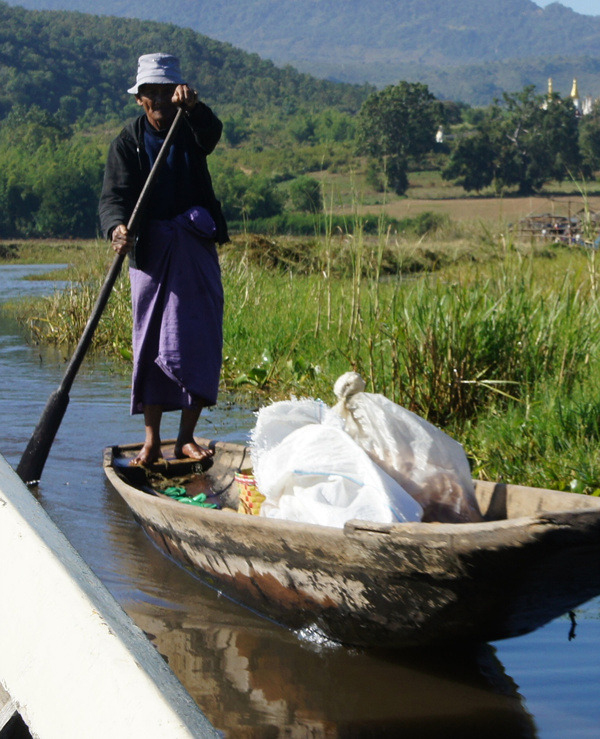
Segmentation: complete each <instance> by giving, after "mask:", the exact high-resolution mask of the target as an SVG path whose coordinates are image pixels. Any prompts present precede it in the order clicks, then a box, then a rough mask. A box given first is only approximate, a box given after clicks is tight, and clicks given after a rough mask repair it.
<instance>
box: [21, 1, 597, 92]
mask: <svg viewBox="0 0 600 739" xmlns="http://www.w3.org/2000/svg"><path fill="white" fill-rule="evenodd" d="M18 4H19V5H23V6H24V7H28V8H50V9H66V10H80V11H85V12H90V11H93V12H94V13H100V14H103V15H105V14H108V15H116V16H127V17H136V18H141V19H153V20H157V21H165V22H170V23H175V24H177V25H180V26H186V27H190V28H193V29H195V30H197V31H199V32H201V33H203V34H206V35H208V36H210V37H211V38H215V39H219V40H221V41H227V42H230V43H232V44H234V45H235V46H238V47H241V48H243V49H245V50H247V51H251V52H256V53H258V54H260V55H261V56H262V57H266V58H268V59H272V60H273V61H275V62H276V63H277V64H292V65H293V66H295V67H297V68H298V69H300V70H302V71H305V72H309V73H311V74H314V75H316V76H319V77H327V78H330V79H335V80H344V81H347V82H365V81H368V82H371V83H374V84H378V85H383V84H389V83H392V82H396V81H397V80H398V79H400V78H402V79H415V78H416V75H419V77H420V79H422V80H423V81H426V80H427V79H430V80H435V78H436V77H437V76H439V74H438V72H436V70H438V71H439V70H445V73H444V74H442V75H441V77H442V78H443V77H444V76H445V77H446V84H447V85H449V88H448V89H447V90H446V92H445V94H444V93H442V91H441V90H440V89H437V85H436V84H434V85H433V91H434V92H435V93H436V94H438V95H442V96H444V97H457V95H456V94H455V92H454V91H455V90H456V89H457V86H458V87H460V86H461V85H460V80H461V75H462V74H463V73H462V72H460V71H456V70H453V68H457V67H465V72H464V74H465V75H466V74H472V69H473V65H476V66H479V65H482V64H486V65H487V66H486V70H487V72H486V73H485V74H484V77H487V78H488V83H489V86H490V89H498V88H499V87H501V85H498V84H496V81H497V78H498V74H499V73H501V71H502V70H501V68H500V67H498V71H497V73H494V72H493V71H492V70H493V69H494V66H493V65H494V64H498V65H502V64H506V63H507V61H510V62H511V63H512V60H528V61H527V62H524V63H521V65H520V66H521V67H522V68H524V67H529V68H530V70H531V73H532V74H533V75H534V79H533V80H528V81H533V82H534V83H539V81H540V80H539V79H538V78H539V75H540V69H541V67H543V66H544V64H547V63H548V60H549V59H550V58H557V57H559V58H561V59H562V62H557V63H558V65H559V67H561V65H562V66H564V68H565V75H566V78H569V77H570V80H569V82H568V84H569V89H570V83H571V81H572V78H573V77H576V76H578V69H580V68H581V67H582V65H583V66H584V67H585V61H584V59H585V58H589V59H598V58H600V17H591V16H583V15H580V14H578V13H575V12H574V11H572V10H570V9H569V8H566V7H564V6H563V5H561V4H560V3H552V4H551V5H549V6H547V7H546V8H544V9H542V8H540V7H539V6H538V5H536V4H535V3H534V2H532V0H369V1H368V2H366V1H365V0H170V1H169V2H168V3H165V2H164V0H95V2H94V3H93V4H92V3H90V0H19V2H18ZM565 59H568V60H570V61H568V62H566V63H565V61H564V60H565ZM534 60H537V61H534ZM542 60H543V61H542ZM523 64H524V67H523ZM467 67H468V68H470V71H469V72H467V71H466V68H467ZM569 67H570V70H569V71H567V70H568V68H569ZM536 74H537V78H536ZM589 74H590V76H591V75H592V74H594V72H593V70H592V69H591V68H590V70H589ZM514 76H515V77H518V76H519V75H514ZM462 87H463V94H462V96H461V98H462V99H465V100H466V99H468V98H471V99H473V98H474V97H475V98H479V99H480V100H479V101H481V98H482V92H481V91H480V92H479V93H476V92H474V91H473V90H469V89H468V84H467V85H464V84H463V85H462ZM594 92H595V93H596V94H600V83H597V85H596V87H595V90H594ZM566 93H568V90H567V91H566ZM483 96H485V94H483ZM488 97H489V95H488Z"/></svg>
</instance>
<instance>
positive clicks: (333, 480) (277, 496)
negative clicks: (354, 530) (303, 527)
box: [251, 400, 422, 528]
mask: <svg viewBox="0 0 600 739" xmlns="http://www.w3.org/2000/svg"><path fill="white" fill-rule="evenodd" d="M303 421H304V423H303ZM319 421H322V422H319ZM341 425H342V424H341V421H340V419H339V417H337V416H336V415H335V414H332V413H331V409H329V408H328V407H327V406H326V405H325V404H324V403H320V402H319V401H311V400H302V401H284V402H282V403H274V404H272V405H271V406H268V407H267V408H264V409H262V410H261V411H260V412H259V414H258V420H257V424H256V427H255V429H254V432H253V437H252V444H251V455H252V462H253V468H254V476H255V478H256V482H257V486H258V489H259V490H260V492H261V493H262V494H263V495H264V496H265V501H264V502H263V504H262V506H261V509H260V515H261V516H267V517H269V518H282V519H286V520H291V521H302V522H305V523H313V524H320V525H323V526H335V527H339V528H341V527H343V526H344V524H345V522H346V521H349V520H351V519H362V520H367V521H376V522H379V523H390V522H393V521H418V520H420V518H421V513H422V510H421V507H420V505H419V504H418V503H417V502H416V501H415V500H414V499H413V498H412V497H411V496H410V495H409V494H408V493H407V492H406V491H405V490H403V489H402V487H401V486H400V485H399V484H398V483H397V482H396V481H395V480H393V479H392V478H391V477H389V475H387V474H386V473H385V472H384V471H383V470H382V469H381V468H380V467H379V466H378V465H377V464H375V463H374V462H373V461H372V460H371V459H370V458H369V457H368V455H367V454H366V453H365V452H364V451H363V450H362V449H361V448H360V447H359V446H358V445H357V444H356V442H355V441H353V439H352V438H351V437H350V436H348V434H346V433H345V431H343V430H342V428H341Z"/></svg>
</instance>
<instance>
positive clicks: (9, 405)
mask: <svg viewBox="0 0 600 739" xmlns="http://www.w3.org/2000/svg"><path fill="white" fill-rule="evenodd" d="M29 269H30V268H28V270H29ZM43 269H44V271H45V269H46V268H43ZM22 272H23V270H21V271H19V270H17V269H15V268H13V269H8V268H6V267H0V300H3V299H6V298H8V297H10V296H11V295H13V294H23V293H24V292H29V291H32V292H33V291H40V290H47V289H48V285H40V284H39V283H30V282H23V281H21V280H20V279H18V276H19V275H20V274H22ZM65 359H67V357H65V356H63V353H62V352H60V351H41V350H40V349H39V348H36V347H29V346H27V345H26V344H25V343H24V341H23V338H22V336H21V335H20V333H19V331H18V328H17V327H16V326H15V325H14V324H11V323H10V322H8V321H7V320H6V319H5V318H2V317H1V313H0V451H1V452H2V454H3V455H4V456H5V457H6V458H7V459H8V461H9V462H10V463H11V464H13V465H15V466H16V464H17V463H18V460H19V458H20V454H21V453H22V451H23V449H24V448H25V445H26V443H27V441H28V439H29V436H30V434H31V432H32V431H33V428H34V427H35V424H36V423H37V421H38V420H39V416H40V414H41V412H42V410H43V407H44V404H45V402H46V399H47V397H48V395H49V394H50V393H51V392H52V391H53V390H55V389H56V387H57V386H58V384H59V382H60V379H61V377H62V372H63V370H64V363H65ZM128 384H129V383H128V378H124V377H122V375H120V374H119V373H117V372H115V370H114V367H112V366H111V365H110V363H103V362H90V361H87V360H86V362H84V365H83V367H82V369H81V371H80V374H79V376H78V377H77V379H76V381H75V384H74V386H73V389H72V392H71V401H70V404H69V407H68V409H67V413H66V415H65V418H64V420H63V423H62V425H61V427H60V429H59V432H58V434H57V437H56V440H55V442H54V445H53V447H52V450H51V453H50V456H49V458H48V461H47V463H46V467H45V469H44V473H43V476H42V482H41V484H40V486H39V488H38V490H37V493H36V495H37V497H38V499H39V500H40V502H41V503H42V505H43V506H44V508H45V509H46V510H47V511H48V513H49V514H50V516H51V517H52V518H53V519H54V521H55V522H56V523H57V524H58V525H59V527H60V528H61V529H62V530H63V532H64V533H65V534H66V536H67V537H68V538H69V540H70V541H71V542H72V544H73V545H74V546H75V548H76V549H77V550H78V551H79V552H80V554H81V555H82V556H83V558H84V559H85V560H86V561H87V562H88V564H89V565H90V566H91V568H92V569H93V570H94V572H95V573H96V574H97V575H98V576H99V577H100V579H101V580H102V581H103V582H104V584H105V585H106V586H107V587H108V589H109V590H110V591H111V592H112V593H113V595H114V596H115V597H116V598H117V600H118V601H119V602H120V603H121V604H122V606H123V607H124V608H125V610H126V611H127V612H128V613H129V614H130V615H131V616H132V617H133V619H134V620H135V621H136V622H137V623H138V624H139V625H140V626H141V627H142V628H143V629H144V630H145V631H146V632H147V633H148V634H149V636H150V638H151V639H152V641H153V643H154V644H155V645H156V647H157V648H158V650H159V651H160V652H161V654H163V655H164V656H165V658H166V659H167V660H168V661H169V664H170V665H171V667H172V668H173V670H174V671H175V673H176V674H177V675H178V676H179V678H180V679H181V681H182V682H183V683H184V685H185V686H186V687H187V689H188V690H189V691H190V693H191V694H192V695H193V696H194V698H195V699H196V701H197V702H198V704H199V705H200V707H201V708H202V709H203V711H204V712H205V713H206V715H207V716H208V717H209V719H210V720H211V721H212V722H213V724H214V725H215V726H216V727H217V728H219V729H221V730H223V732H224V733H225V735H227V736H230V737H279V736H285V737H305V736H306V737H380V736H390V737H396V736H400V735H404V736H407V737H440V736H443V737H454V736H456V737H478V738H479V737H482V736H487V737H511V739H512V738H518V737H557V738H558V737H560V738H561V739H562V738H563V737H569V738H571V737H590V738H591V737H598V736H600V702H599V701H598V699H597V691H598V686H599V684H600V600H598V599H596V600H595V601H592V602H590V603H588V604H586V606H584V607H583V608H581V609H579V611H578V613H577V620H578V625H577V628H576V636H575V638H574V639H570V640H569V631H570V623H569V621H568V619H567V618H562V619H558V620H556V621H554V622H553V623H551V624H549V625H548V626H547V627H545V628H544V629H541V630H539V631H538V632H536V633H534V634H531V635H529V636H525V637H521V638H519V639H512V640H507V641H504V642H498V643H496V644H493V645H487V646H484V647H482V648H481V649H479V650H477V651H475V652H473V653H465V652H461V653H459V654H451V653H449V654H440V653H436V654H422V653H419V654H409V655H407V654H394V653H390V652H385V651H380V652H361V651H359V650H352V649H346V648H342V647H339V646H335V645H331V644H323V643H318V642H315V641H310V640H307V639H303V638H301V637H300V636H298V635H296V634H293V633H290V632H288V631H285V630H284V629H282V628H280V627H278V626H276V625H273V624H271V623H269V622H267V621H265V620H263V619H261V618H259V617H257V616H255V615H254V614H252V613H250V612H248V611H246V610H245V609H243V608H241V607H240V606H238V605H236V604H234V603H231V602H229V601H228V600H226V599H224V598H221V597H219V596H218V594H216V593H214V592H213V591H211V590H209V589H207V588H206V587H204V586H203V585H201V584H200V583H198V582H197V581H196V580H194V579H193V577H191V576H190V575H189V574H187V573H186V572H184V571H183V570H181V569H180V568H179V567H178V566H177V565H175V564H174V563H173V562H171V561H170V560H168V559H167V558H166V557H164V556H163V555H162V554H160V553H159V552H158V551H157V550H156V549H155V548H154V547H153V546H152V545H151V544H150V542H149V541H148V539H147V538H146V536H145V535H144V534H143V533H142V532H141V530H140V528H139V527H138V526H137V524H136V523H135V522H134V521H133V519H132V517H131V515H130V514H129V512H128V510H127V508H126V507H125V505H124V504H123V503H122V502H121V500H120V498H119V497H118V496H117V495H116V493H114V492H113V490H112V488H111V487H110V486H109V485H108V484H107V483H106V482H105V480H104V476H103V473H102V468H101V455H102V450H103V448H104V447H105V446H108V445H110V444H114V443H126V442H129V441H137V440H139V439H140V432H141V423H140V420H139V419H138V418H136V419H132V418H131V417H130V416H129V415H128V402H129V386H128ZM176 421H177V418H176V415H174V414H168V415H167V417H166V419H165V435H169V434H170V435H174V434H175V430H176ZM252 423H253V415H252V411H251V410H250V409H243V408H238V407H228V406H227V404H226V403H222V404H221V405H220V407H219V408H218V409H216V410H214V411H211V412H209V413H208V414H207V415H206V416H205V417H204V418H203V419H201V422H200V426H199V429H198V431H199V433H200V434H201V435H205V436H210V437H219V438H222V439H228V440H231V441H244V440H245V439H246V434H247V431H248V430H249V429H250V428H251V426H252Z"/></svg>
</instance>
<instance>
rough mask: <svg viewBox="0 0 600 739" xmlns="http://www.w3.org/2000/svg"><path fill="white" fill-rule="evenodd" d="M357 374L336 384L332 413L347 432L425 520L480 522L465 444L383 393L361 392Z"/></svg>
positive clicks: (342, 377)
mask: <svg viewBox="0 0 600 739" xmlns="http://www.w3.org/2000/svg"><path fill="white" fill-rule="evenodd" d="M364 388H365V383H364V381H363V380H362V378H361V377H360V376H359V375H358V374H356V373H355V372H348V373H346V374H345V375H342V376H341V377H340V378H339V379H338V380H337V382H336V384H335V386H334V392H335V394H336V397H337V398H338V399H339V402H338V403H337V405H335V406H334V407H333V409H332V410H333V411H334V412H336V413H338V414H339V416H340V417H341V419H342V420H343V422H344V429H345V431H346V432H347V433H348V434H349V435H350V436H351V437H352V438H353V439H354V440H355V441H356V442H357V443H358V444H359V445H360V447H361V448H362V449H364V451H365V452H366V453H367V454H368V455H369V457H371V459H373V460H374V461H376V462H377V464H378V465H380V466H381V468H382V469H383V470H385V471H386V472H387V473H388V474H389V475H390V476H391V477H393V478H394V479H395V480H396V481H397V482H398V483H399V484H400V485H401V486H402V487H403V488H404V490H406V491H407V492H408V493H410V495H412V497H413V498H414V499H415V500H416V501H418V502H419V503H420V505H421V506H422V508H423V521H440V522H447V523H459V522H470V521H480V520H481V513H480V511H479V507H478V505H477V500H476V498H475V491H474V486H473V481H472V479H471V471H470V468H469V462H468V460H467V456H466V454H465V452H464V449H463V447H462V446H461V445H460V444H459V443H458V442H457V441H455V440H454V439H452V438H451V437H450V436H448V435H447V434H445V433H444V432H443V431H442V430H441V429H438V428H436V427H435V426H433V425H432V424H431V423H429V422H428V421H426V420H425V419H423V418H421V417H420V416H418V415H416V414H415V413H412V412H411V411H409V410H407V409H406V408H402V406H399V405H396V403H393V402H392V401H391V400H388V398H386V397H385V396H383V395H378V394H373V393H365V392H363V390H364Z"/></svg>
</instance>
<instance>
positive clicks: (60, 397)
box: [17, 108, 183, 485]
mask: <svg viewBox="0 0 600 739" xmlns="http://www.w3.org/2000/svg"><path fill="white" fill-rule="evenodd" d="M182 115H183V108H179V110H178V111H177V115H176V116H175V120H174V121H173V123H172V124H171V128H170V129H169V133H168V134H167V136H166V138H165V140H164V142H163V145H162V147H161V149H160V152H159V153H158V156H157V157H156V161H155V162H154V166H153V167H152V170H151V171H150V174H149V175H148V179H147V180H146V183H145V184H144V187H143V189H142V192H141V193H140V196H139V198H138V201H137V203H136V205H135V208H134V209H133V213H132V214H131V218H130V219H129V223H128V224H127V230H128V231H129V233H131V234H132V235H135V234H136V233H137V231H138V230H139V227H140V224H141V221H142V218H143V216H144V209H145V206H146V205H147V203H148V198H149V195H150V192H151V190H152V187H153V186H154V184H155V182H156V179H157V176H158V173H159V171H160V169H161V168H162V166H163V163H164V161H165V159H166V158H167V154H168V153H169V148H170V146H171V142H172V141H173V137H174V135H175V132H176V131H177V128H178V127H179V124H180V121H181V117H182ZM124 258H125V257H124V255H123V254H117V256H116V257H115V259H114V261H113V263H112V265H111V267H110V270H109V271H108V274H107V275H106V279H105V280H104V284H103V285H102V289H101V291H100V294H99V295H98V299H97V300H96V304H95V305H94V309H93V310H92V314H91V315H90V317H89V319H88V322H87V324H86V326H85V329H84V330H83V333H82V335H81V338H80V339H79V343H78V344H77V347H76V349H75V351H74V352H73V356H72V357H71V361H70V362H69V364H68V366H67V369H66V372H65V374H64V377H63V379H62V382H61V383H60V385H59V387H58V389H57V390H55V391H54V392H53V393H52V395H51V396H50V397H49V398H48V402H47V403H46V407H45V408H44V412H43V413H42V417H41V418H40V420H39V423H38V425H37V426H36V428H35V431H34V432H33V435H32V436H31V439H30V440H29V444H27V448H26V449H25V451H24V452H23V456H22V457H21V461H20V462H19V466H18V467H17V474H18V475H19V477H20V478H21V480H23V482H25V483H27V485H34V484H36V483H37V482H39V480H40V477H41V476H42V470H43V469H44V465H45V464H46V459H47V458H48V454H49V453H50V447H51V446H52V443H53V442H54V437H55V436H56V432H57V431H58V428H59V426H60V424H61V421H62V419H63V416H64V415H65V411H66V410H67V405H68V404H69V391H70V389H71V385H72V384H73V380H74V379H75V375H76V374H77V372H78V370H79V367H80V365H81V362H82V361H83V358H84V356H85V353H86V352H87V350H88V347H89V345H90V343H91V341H92V337H93V335H94V331H95V330H96V326H97V325H98V322H99V320H100V316H101V315H102V311H103V310H104V308H105V306H106V303H107V302H108V298H109V296H110V293H111V291H112V288H113V285H114V284H115V281H116V279H117V277H118V276H119V272H120V271H121V265H122V264H123V260H124Z"/></svg>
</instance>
